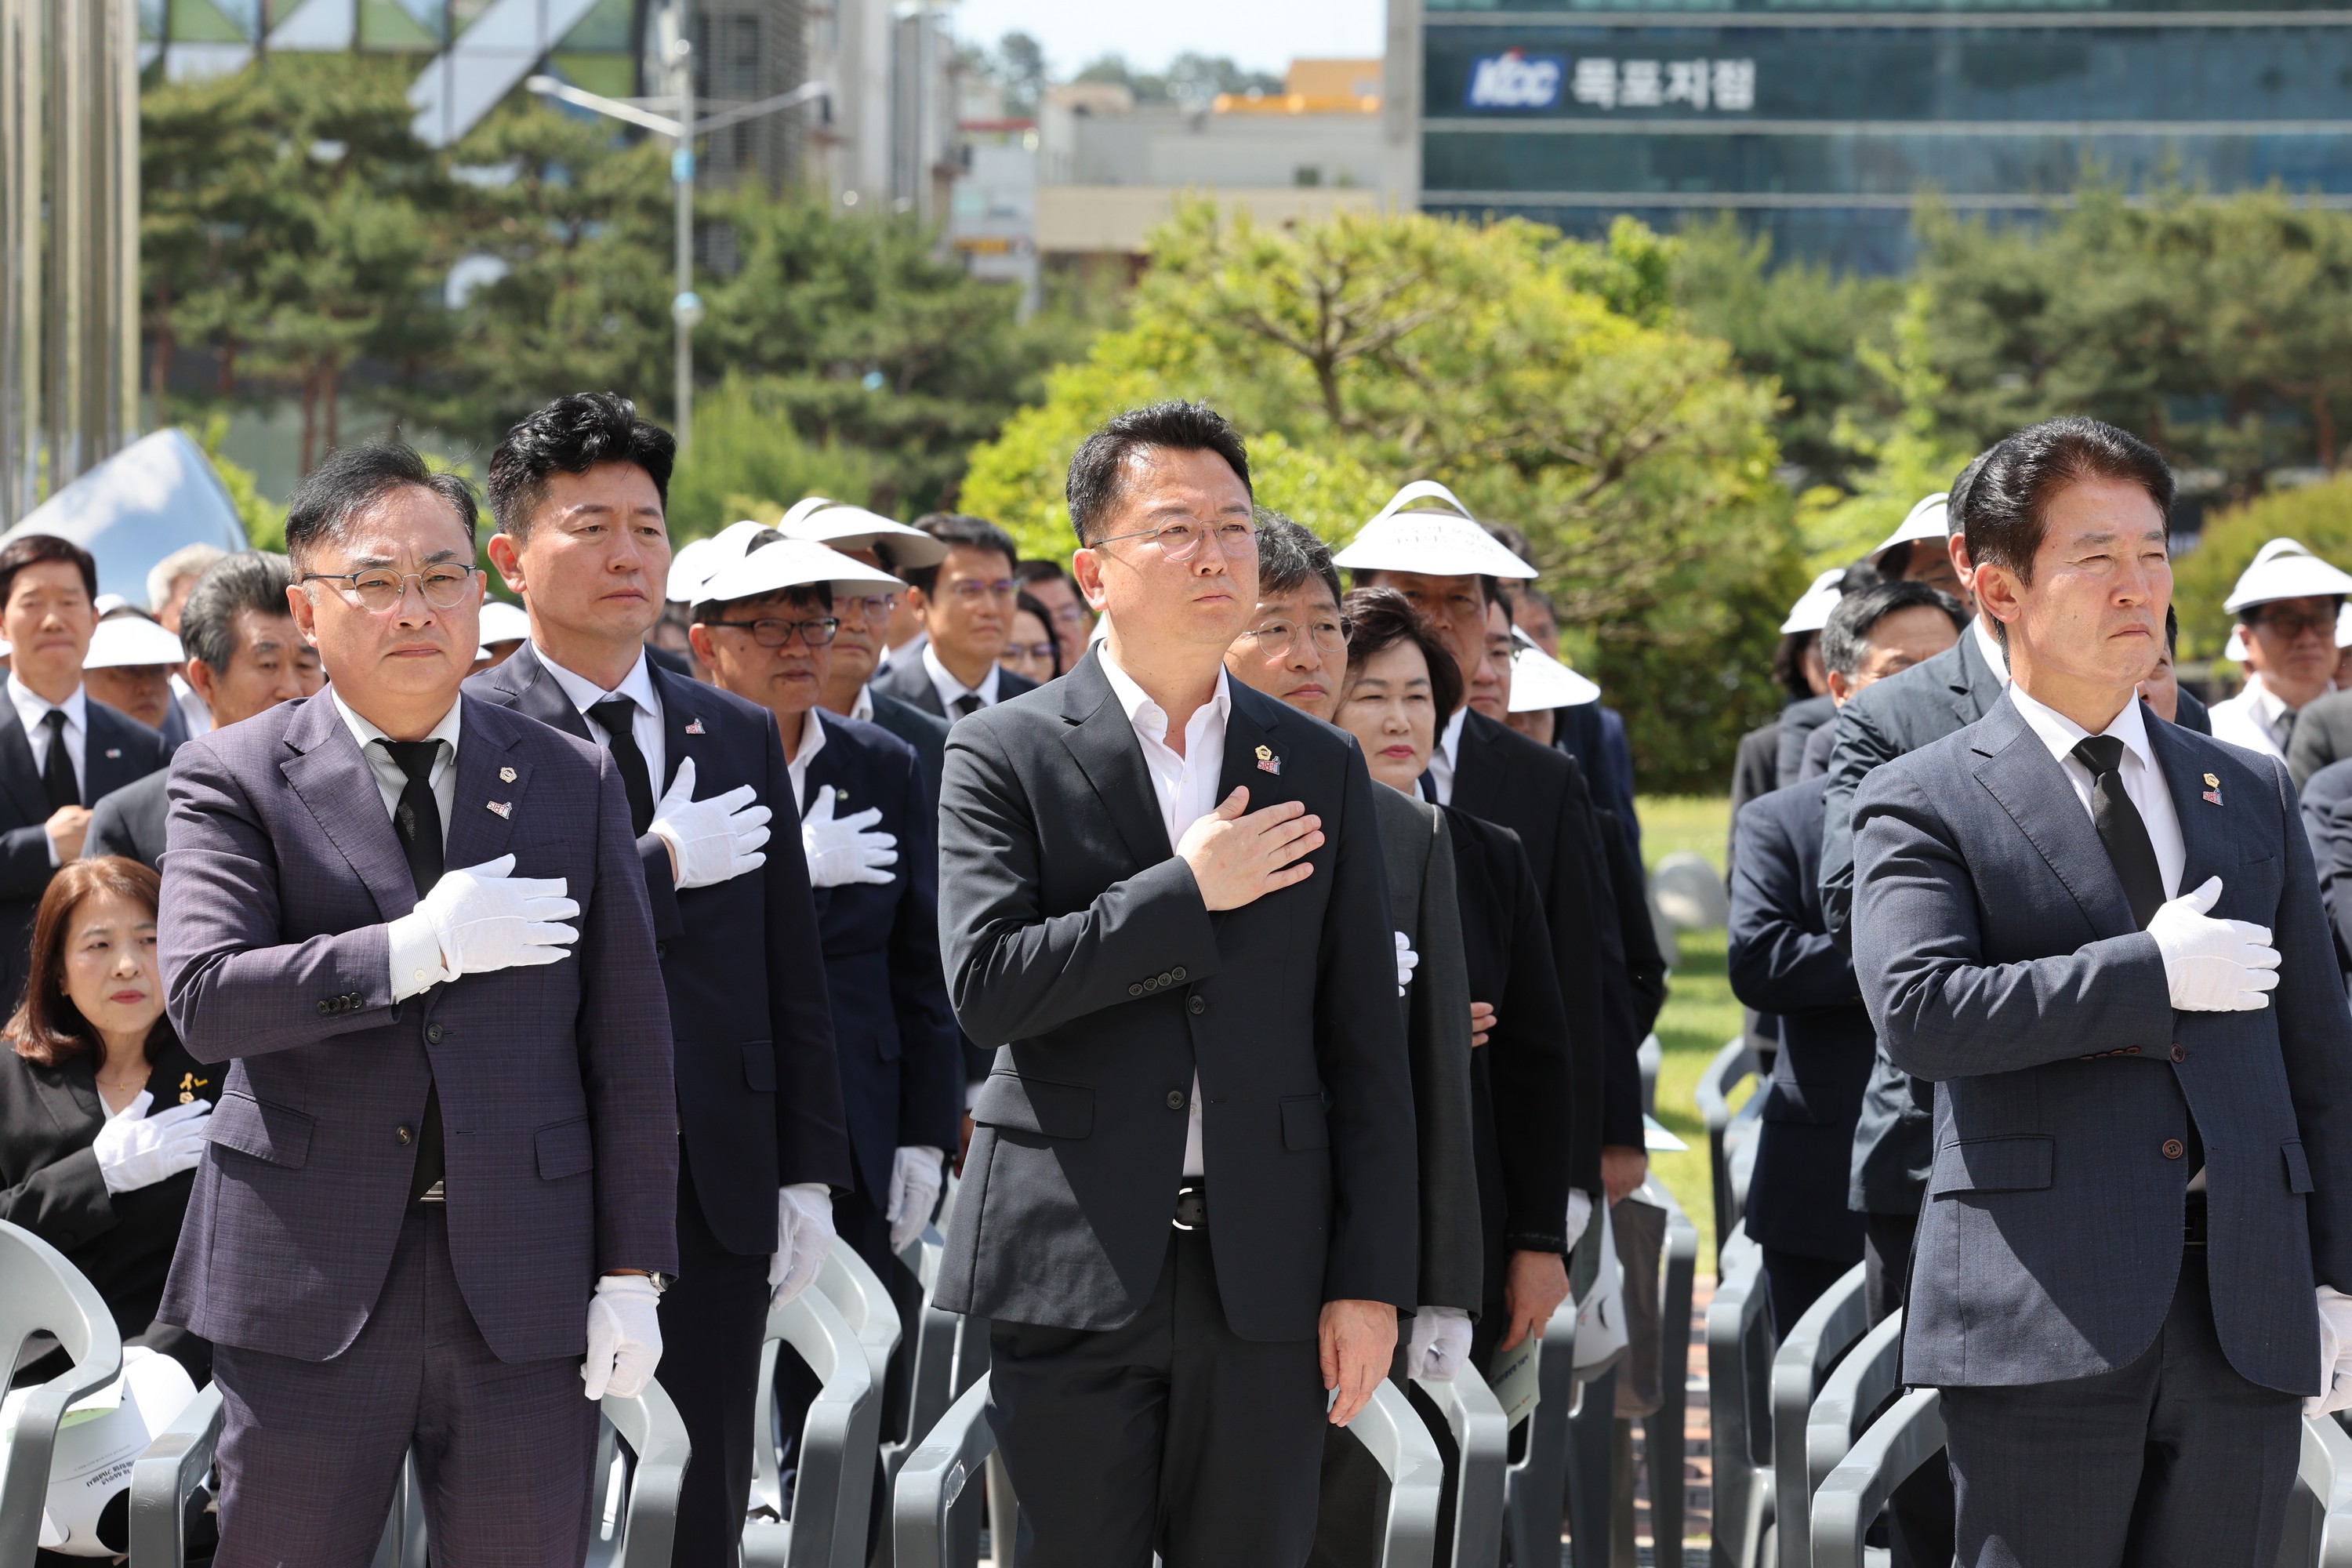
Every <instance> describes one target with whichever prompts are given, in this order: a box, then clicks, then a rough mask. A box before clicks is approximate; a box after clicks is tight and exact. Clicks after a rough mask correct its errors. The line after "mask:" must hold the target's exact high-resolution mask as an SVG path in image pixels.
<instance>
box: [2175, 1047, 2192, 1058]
mask: <svg viewBox="0 0 2352 1568" xmlns="http://www.w3.org/2000/svg"><path fill="white" fill-rule="evenodd" d="M2172 1059H2173V1060H2174V1061H2177V1062H2185V1061H2187V1060H2188V1059H2189V1053H2188V1052H2187V1051H2184V1050H2182V1049H2181V1048H2180V1047H2179V1046H2175V1047H2172Z"/></svg>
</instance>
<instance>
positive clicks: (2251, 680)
mask: <svg viewBox="0 0 2352 1568" xmlns="http://www.w3.org/2000/svg"><path fill="white" fill-rule="evenodd" d="M2209 711H2210V714H2211V717H2212V721H2213V738H2214V739H2215V740H2217V741H2226V742H2229V743H2230V744H2231V745H2233V746H2243V747H2244V748H2245V749H2246V750H2248V751H2250V752H2261V753H2262V754H2263V755H2264V756H2267V757H2276V758H2278V759H2279V761H2281V762H2284V761H2285V760H2286V742H2287V737H2288V736H2289V735H2290V734H2292V733H2293V731H2290V730H2289V729H2288V728H2287V722H2286V716H2287V715H2288V714H2289V713H2291V712H2293V711H2294V710H2293V709H2291V708H2289V707H2288V706H2287V705H2286V704H2285V702H2284V701H2282V700H2280V698H2279V695H2278V693H2277V692H2275V691H2273V690H2272V689H2270V688H2269V687H2267V686H2265V685H2263V678H2262V677H2261V676H2260V675H2249V676H2247V677H2246V689H2244V690H2242V691H2241V692H2239V693H2238V694H2237V695H2236V696H2235V697H2232V698H2231V699H2230V700H2228V701H2226V702H2216V703H2215V704H2213V706H2212V708H2211V709H2210V710H2209Z"/></svg>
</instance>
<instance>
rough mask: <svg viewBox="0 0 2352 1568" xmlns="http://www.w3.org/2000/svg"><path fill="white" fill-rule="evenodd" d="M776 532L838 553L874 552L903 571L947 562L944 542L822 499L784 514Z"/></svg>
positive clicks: (813, 499) (876, 514) (862, 510)
mask: <svg viewBox="0 0 2352 1568" xmlns="http://www.w3.org/2000/svg"><path fill="white" fill-rule="evenodd" d="M776 531H777V532H779V533H781V534H782V535H783V536H784V537H785V538H787V539H805V540H809V541H811V542H814V543H817V544H824V545H828V546H830V547H832V548H833V549H835V550H871V551H873V552H875V553H876V554H877V555H879V556H880V557H881V558H882V559H883V560H884V561H887V562H888V563H890V564H891V565H892V566H895V567H897V568H898V569H899V570H900V571H911V570H914V569H916V568H918V567H923V566H936V565H938V564H939V563H940V562H942V561H945V560H946V559H947V558H948V547H947V542H945V541H944V540H939V539H934V538H932V537H931V536H930V535H929V534H928V533H925V532H924V531H922V530H921V529H919V528H909V527H908V526H907V525H906V524H905V523H903V522H893V521H891V520H890V519H888V518H887V517H884V516H883V515H882V514H881V513H879V512H873V511H868V510H866V509H865V508H864V507H862V506H843V505H840V504H838V503H836V502H834V501H829V500H825V499H824V497H823V496H811V497H809V499H808V500H804V501H802V502H801V503H800V504H799V505H797V506H795V507H793V510H790V511H788V512H786V513H784V518H783V521H782V522H779V523H778V524H776Z"/></svg>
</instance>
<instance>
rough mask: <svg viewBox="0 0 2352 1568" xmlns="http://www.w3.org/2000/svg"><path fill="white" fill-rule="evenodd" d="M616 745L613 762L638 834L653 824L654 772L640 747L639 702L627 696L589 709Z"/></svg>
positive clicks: (606, 738) (632, 826)
mask: <svg viewBox="0 0 2352 1568" xmlns="http://www.w3.org/2000/svg"><path fill="white" fill-rule="evenodd" d="M588 717H590V718H591V719H593V720H595V721H596V722H597V723H598V725H600V726H601V727H602V728H603V729H604V743H605V744H606V745H609V746H611V747H612V748H613V765H614V766H615V767H617V768H619V769H620V770H621V787H622V788H624V789H625V790H626V791H627V792H628V795H629V827H630V831H632V832H634V833H635V835H636V836H637V837H640V838H643V837H645V836H646V829H647V828H649V827H651V826H653V825H654V775H653V770H652V769H650V768H648V767H646V754H645V753H644V752H641V751H639V750H637V705H636V704H635V702H633V701H631V700H629V699H627V698H625V697H607V698H606V699H604V701H602V702H599V703H597V704H596V705H595V706H594V707H593V708H591V709H589V710H588Z"/></svg>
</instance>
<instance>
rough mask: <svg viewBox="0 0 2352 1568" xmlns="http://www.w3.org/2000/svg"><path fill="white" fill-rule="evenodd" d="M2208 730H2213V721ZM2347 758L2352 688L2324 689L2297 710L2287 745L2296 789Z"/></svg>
mask: <svg viewBox="0 0 2352 1568" xmlns="http://www.w3.org/2000/svg"><path fill="white" fill-rule="evenodd" d="M2184 695H2186V694H2185V693H2184ZM2205 732H2206V733H2207V734H2211V733H2212V723H2211V721H2210V720H2209V721H2207V723H2206V731H2205ZM2347 757H2352V691H2329V692H2324V693H2322V694H2321V695H2320V696H2317V697H2315V698H2313V699H2312V700H2310V701H2308V702H2306V703H2305V704H2304V705H2303V706H2302V707H2301V708H2299V709H2297V710H2295V715H2294V737H2293V738H2292V739H2291V740H2289V741H2288V742H2287V748H2286V771H2287V776H2288V777H2289V778H2292V779H2293V780H2294V787H2295V788H2297V789H2301V788H2302V787H2303V786H2304V785H2305V784H2307V783H2309V782H2310V780H2311V776H2312V775H2313V774H2314V773H2317V772H2319V770H2320V769H2322V768H2324V767H2326V766H2327V765H2328V764H2329V763H2340V762H2342V761H2344V759H2346V758H2347Z"/></svg>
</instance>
